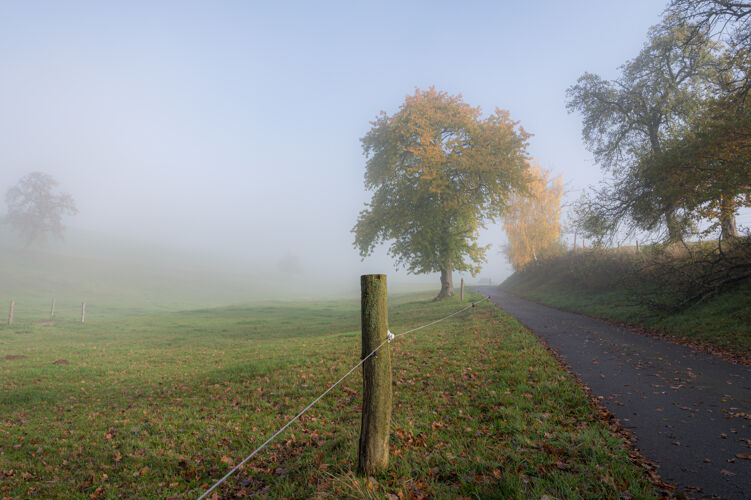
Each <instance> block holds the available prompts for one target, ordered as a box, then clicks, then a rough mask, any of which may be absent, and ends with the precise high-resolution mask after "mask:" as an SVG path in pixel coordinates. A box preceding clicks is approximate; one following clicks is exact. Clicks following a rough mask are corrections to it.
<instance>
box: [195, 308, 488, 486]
mask: <svg viewBox="0 0 751 500" xmlns="http://www.w3.org/2000/svg"><path fill="white" fill-rule="evenodd" d="M488 299H490V297H483V298H482V299H480V300H478V301H477V302H473V303H471V304H470V305H468V306H466V307H463V308H462V309H459V310H458V311H455V312H453V313H451V314H448V315H446V316H444V317H442V318H440V319H437V320H435V321H431V322H430V323H426V324H424V325H421V326H418V327H417V328H412V329H411V330H407V331H406V332H402V333H398V334H394V333H391V331H389V332H388V336H387V338H386V340H384V341H383V342H381V344H380V345H379V346H378V347H376V348H375V349H373V350H372V351H371V352H370V353H369V354H368V355H367V356H365V357H363V358H362V359H361V360H360V362H359V363H357V364H356V365H355V366H353V367H352V368H350V369H349V371H347V373H345V374H344V375H343V376H342V377H341V378H340V379H339V380H337V381H336V382H334V383H333V384H332V385H331V386H329V388H328V389H326V390H325V391H323V392H322V393H321V394H320V395H319V396H318V397H316V398H315V399H314V400H313V401H312V402H311V403H310V404H308V405H307V406H306V407H305V408H303V409H302V411H300V413H298V414H297V415H295V416H294V417H292V418H291V419H290V420H289V421H288V422H287V423H286V424H284V425H283V426H282V427H281V428H280V429H279V430H278V431H276V432H275V433H274V434H272V435H271V437H269V438H268V439H267V440H266V441H264V442H263V443H262V444H261V445H260V446H259V447H258V448H256V449H255V450H253V452H252V453H251V454H250V455H248V456H247V457H245V458H244V459H243V460H242V461H241V462H240V463H238V464H237V465H235V466H234V467H233V468H232V469H231V470H230V471H229V472H228V473H227V474H225V475H224V476H223V477H222V478H221V479H219V480H218V481H216V482H215V483H214V485H213V486H211V488H209V489H208V490H206V491H205V492H203V494H202V495H201V496H200V497H198V500H203V499H204V498H206V497H207V496H208V495H209V494H211V492H213V491H214V490H215V489H216V488H218V487H219V486H220V485H221V484H222V483H223V482H225V481H226V480H227V479H229V478H230V477H231V476H232V475H233V474H234V473H235V472H237V471H238V470H239V469H240V467H242V466H243V465H245V464H246V463H247V462H248V461H249V460H250V459H251V458H253V457H254V456H255V455H256V454H257V453H258V452H260V451H261V450H262V449H263V448H265V447H266V445H268V444H269V443H271V442H272V441H273V440H274V439H276V437H277V436H279V435H280V434H281V433H282V432H284V431H285V429H287V428H288V427H289V426H290V425H292V424H293V423H294V422H295V421H296V420H298V419H299V418H300V417H302V416H303V415H304V414H305V413H306V412H307V411H308V410H310V409H311V408H312V407H313V406H314V405H315V404H316V403H317V402H318V401H320V400H321V399H322V398H323V397H324V396H325V395H326V394H328V393H329V392H331V391H332V390H333V389H334V388H335V387H336V386H338V385H339V384H340V383H342V382H343V381H344V380H345V379H346V378H347V377H349V376H350V375H352V373H353V372H354V371H355V370H357V369H358V368H359V367H360V366H362V364H363V363H364V362H365V361H366V360H367V359H368V358H370V357H371V356H373V355H375V354H376V353H377V352H378V351H379V350H380V349H381V348H382V347H383V346H385V345H386V344H388V343H390V342H391V341H392V340H394V339H397V338H399V337H403V336H404V335H408V334H410V333H414V332H416V331H419V330H422V329H424V328H428V327H430V326H433V325H435V324H437V323H440V322H442V321H445V320H447V319H449V318H451V317H453V316H456V315H458V314H461V313H463V312H464V311H467V310H469V309H472V308H474V307H475V306H477V304H480V303H482V302H485V301H486V300H488Z"/></svg>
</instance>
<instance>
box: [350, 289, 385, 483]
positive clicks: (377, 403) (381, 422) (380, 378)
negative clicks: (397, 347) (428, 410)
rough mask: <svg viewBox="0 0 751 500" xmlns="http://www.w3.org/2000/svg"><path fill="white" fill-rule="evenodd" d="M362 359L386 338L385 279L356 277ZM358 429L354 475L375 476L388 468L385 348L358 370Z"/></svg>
mask: <svg viewBox="0 0 751 500" xmlns="http://www.w3.org/2000/svg"><path fill="white" fill-rule="evenodd" d="M360 290H361V310H360V314H361V321H362V357H363V358H364V357H365V356H367V355H368V354H370V353H371V352H373V350H375V348H376V347H378V346H379V345H381V344H382V343H383V342H384V341H385V340H386V339H387V336H388V332H389V326H388V308H387V298H386V275H385V274H364V275H362V276H360ZM362 381H363V395H362V426H361V427H360V446H359V450H358V460H357V472H358V473H359V474H361V475H364V476H369V475H373V474H377V473H379V472H381V471H383V470H385V469H386V467H387V466H388V464H389V430H390V428H391V352H390V348H389V344H386V345H384V346H383V347H381V349H380V350H379V351H378V352H377V353H376V354H374V355H373V356H371V357H370V358H368V359H367V360H366V361H365V362H364V363H363V366H362Z"/></svg>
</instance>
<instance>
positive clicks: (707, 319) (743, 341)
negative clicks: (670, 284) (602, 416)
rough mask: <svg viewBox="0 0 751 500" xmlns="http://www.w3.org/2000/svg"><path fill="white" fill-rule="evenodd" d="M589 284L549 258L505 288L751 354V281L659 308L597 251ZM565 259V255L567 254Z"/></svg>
mask: <svg viewBox="0 0 751 500" xmlns="http://www.w3.org/2000/svg"><path fill="white" fill-rule="evenodd" d="M590 258H591V260H598V259H600V260H601V262H599V263H592V262H591V263H590V265H591V266H592V267H591V269H590V270H588V271H589V274H588V275H587V281H588V282H590V283H593V285H592V286H587V284H586V283H583V282H582V281H578V282H576V283H572V281H573V280H571V279H570V276H561V274H559V273H558V272H557V269H558V268H559V267H561V266H562V265H563V264H565V263H561V262H557V263H556V264H555V266H556V268H555V269H553V268H550V269H549V268H547V267H546V265H545V264H544V263H543V264H542V265H541V266H539V268H537V269H530V270H528V271H525V272H522V273H516V274H514V275H513V276H511V277H510V278H508V279H507V280H506V281H505V282H504V283H503V284H502V285H501V288H502V289H504V290H506V291H509V292H511V293H513V294H515V295H518V296H520V297H524V298H528V299H531V300H534V301H536V302H540V303H543V304H547V305H550V306H553V307H557V308H559V309H566V310H569V311H574V312H578V313H582V314H586V315H588V316H594V317H598V318H604V319H608V320H611V321H616V322H621V323H626V324H630V325H635V326H638V327H643V328H646V329H649V330H653V331H657V332H660V333H665V334H668V335H672V336H676V337H681V338H684V339H687V340H689V341H696V342H699V343H703V344H709V345H712V346H718V347H720V348H722V349H725V350H728V351H731V352H735V353H738V354H740V355H743V356H747V355H749V354H751V327H749V325H751V283H745V284H741V285H739V286H736V287H735V288H732V289H730V290H727V291H725V292H723V293H721V294H720V295H717V296H714V297H711V298H709V299H708V300H706V301H703V302H700V303H698V304H694V305H692V306H690V307H689V308H687V309H685V310H683V311H680V312H678V313H669V312H656V311H655V310H653V309H650V308H648V307H647V306H645V305H643V304H640V303H639V301H638V299H637V298H636V297H634V296H633V295H632V294H631V293H630V292H629V291H627V290H626V289H624V288H623V287H622V286H621V285H620V284H619V280H618V273H619V269H618V268H616V267H612V268H610V267H609V266H608V263H607V262H606V261H605V260H606V259H605V258H604V257H602V255H599V254H596V253H592V254H591V255H590ZM564 260H565V259H564Z"/></svg>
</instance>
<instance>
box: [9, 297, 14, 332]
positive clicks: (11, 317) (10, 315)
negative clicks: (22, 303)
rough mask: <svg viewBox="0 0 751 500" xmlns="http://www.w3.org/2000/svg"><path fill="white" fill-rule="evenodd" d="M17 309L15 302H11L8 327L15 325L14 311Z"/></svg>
mask: <svg viewBox="0 0 751 500" xmlns="http://www.w3.org/2000/svg"><path fill="white" fill-rule="evenodd" d="M15 308H16V303H15V302H14V301H12V300H11V301H10V314H9V315H8V326H12V325H13V309H15Z"/></svg>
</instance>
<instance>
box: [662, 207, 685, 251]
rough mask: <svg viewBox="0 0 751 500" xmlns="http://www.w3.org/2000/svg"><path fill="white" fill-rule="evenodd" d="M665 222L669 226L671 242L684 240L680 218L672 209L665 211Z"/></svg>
mask: <svg viewBox="0 0 751 500" xmlns="http://www.w3.org/2000/svg"><path fill="white" fill-rule="evenodd" d="M665 224H666V225H667V226H668V241H669V242H670V243H677V242H679V241H683V234H682V231H681V227H680V224H679V222H678V218H677V217H676V216H675V213H674V212H673V211H672V210H669V211H667V212H665Z"/></svg>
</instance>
